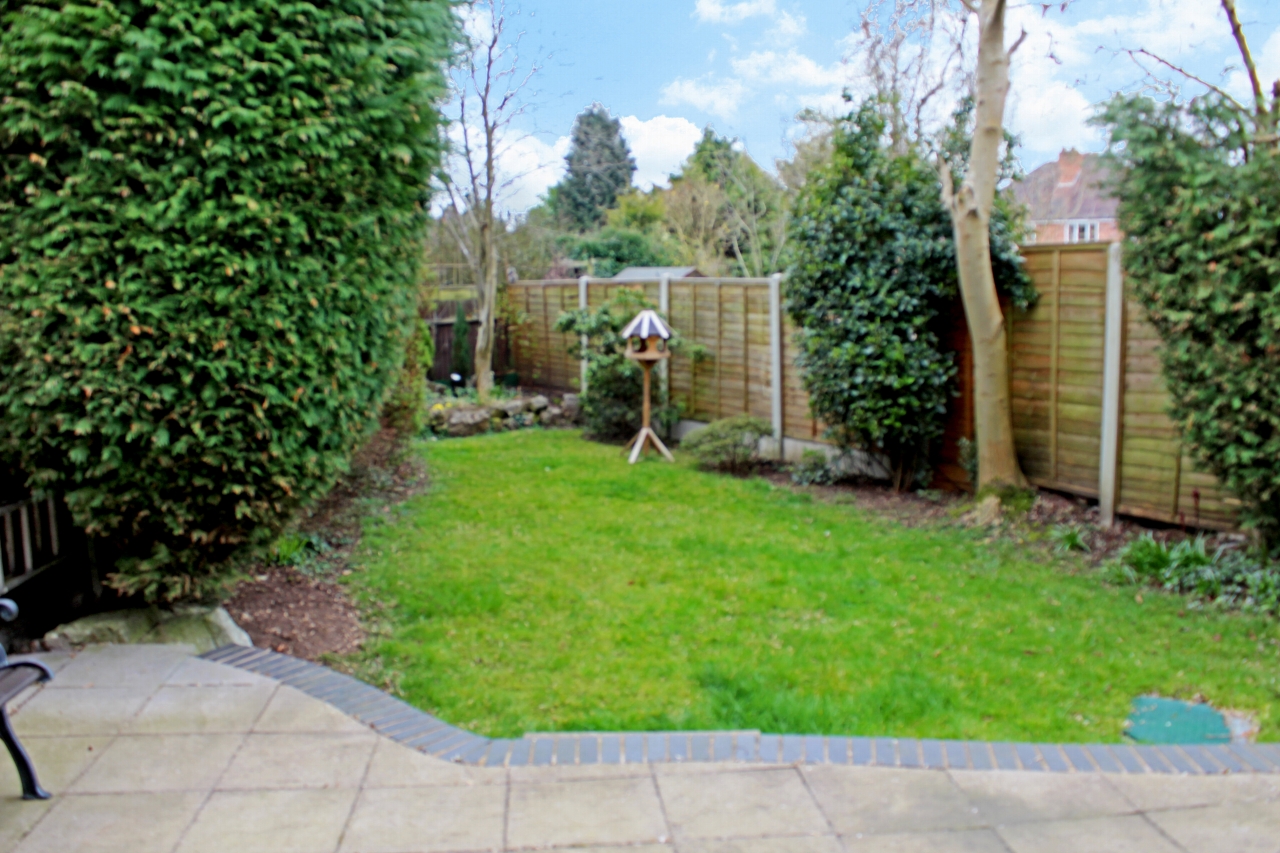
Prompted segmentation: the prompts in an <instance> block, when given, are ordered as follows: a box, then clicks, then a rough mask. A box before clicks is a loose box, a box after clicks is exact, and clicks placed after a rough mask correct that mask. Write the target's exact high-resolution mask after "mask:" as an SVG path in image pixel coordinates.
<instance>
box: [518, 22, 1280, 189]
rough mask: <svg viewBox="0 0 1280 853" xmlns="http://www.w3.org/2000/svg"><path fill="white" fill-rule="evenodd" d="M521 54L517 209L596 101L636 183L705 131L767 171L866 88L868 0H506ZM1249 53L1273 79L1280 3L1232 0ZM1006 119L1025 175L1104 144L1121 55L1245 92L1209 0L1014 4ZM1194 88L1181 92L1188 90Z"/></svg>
mask: <svg viewBox="0 0 1280 853" xmlns="http://www.w3.org/2000/svg"><path fill="white" fill-rule="evenodd" d="M508 2H509V3H510V5H509V7H508V11H509V13H516V14H512V15H511V24H510V27H511V29H512V30H513V31H517V30H518V31H520V32H523V39H522V42H521V48H520V52H521V56H522V58H523V59H524V60H525V61H532V60H534V59H536V60H537V61H538V62H539V63H540V64H541V65H542V70H541V71H540V72H539V73H538V74H537V75H536V76H535V77H534V79H533V81H532V83H531V84H530V86H529V87H528V89H526V90H525V95H526V97H527V99H528V101H529V102H530V105H529V108H528V110H527V111H526V112H525V113H524V114H523V115H522V116H520V117H519V118H518V119H517V124H516V127H515V128H514V129H513V133H512V135H511V136H510V138H509V145H510V150H509V152H508V162H509V164H510V169H509V171H510V172H511V174H513V175H518V177H517V178H516V180H515V181H514V182H513V185H512V186H511V188H510V190H509V193H508V198H507V199H506V206H507V207H508V208H509V209H511V210H514V211H519V210H522V209H525V208H527V207H528V206H530V205H531V204H533V203H534V202H535V201H536V199H537V197H538V195H540V194H541V193H543V192H545V190H546V188H547V187H548V186H550V185H551V184H552V183H554V182H555V181H556V180H558V178H559V176H560V174H561V171H562V168H563V161H562V158H563V156H564V153H565V152H566V150H567V146H568V133H569V130H570V128H571V127H572V124H573V119H574V117H575V116H576V115H577V114H578V113H579V112H581V111H582V110H583V109H584V108H586V107H588V106H589V105H591V104H592V103H593V102H599V103H601V104H603V105H604V106H606V107H607V108H608V109H609V110H610V111H611V112H612V113H613V115H614V116H616V117H619V118H621V119H622V121H623V125H624V134H625V135H626V137H627V139H628V142H629V143H630V144H631V147H632V149H633V153H634V154H635V156H636V159H637V161H638V165H639V172H638V174H637V182H638V183H640V184H641V185H642V186H646V187H647V186H649V185H651V184H652V183H655V182H656V183H664V182H665V178H666V175H667V174H669V173H670V172H671V171H673V170H675V169H676V168H677V167H678V165H679V163H680V162H681V161H682V160H683V159H684V157H685V156H687V155H688V153H689V151H690V150H692V147H693V144H694V142H696V140H697V137H698V135H699V134H700V131H701V128H703V127H705V126H707V125H711V126H714V127H715V129H716V130H717V132H719V133H721V134H723V135H727V136H731V137H736V138H738V139H739V140H740V141H741V142H742V144H743V145H744V146H745V148H746V150H747V152H748V153H750V154H751V156H752V157H753V158H755V159H756V160H757V162H759V163H760V164H761V165H764V166H766V167H769V168H771V167H772V164H773V162H774V160H775V159H777V158H779V157H786V156H788V155H789V147H788V140H789V139H791V138H794V136H795V134H796V133H797V132H798V131H799V128H798V125H797V124H796V122H795V115H796V113H797V112H799V111H800V110H801V109H803V108H805V107H817V108H824V109H835V108H836V107H837V106H838V105H839V103H840V101H839V95H840V92H841V90H842V89H843V88H845V87H849V86H852V87H853V88H855V89H857V88H858V86H859V85H860V82H861V81H860V80H859V74H858V66H857V64H856V63H855V62H850V61H847V60H848V59H849V53H850V45H851V39H850V34H851V33H852V32H853V31H854V28H855V25H856V22H857V21H858V18H859V14H860V12H861V9H862V7H863V5H864V3H865V0H835V2H832V0H827V2H818V0H643V2H600V0H508ZM1237 5H1238V7H1239V9H1240V13H1241V17H1242V19H1243V21H1244V23H1245V31H1246V33H1247V35H1248V37H1249V40H1250V44H1251V46H1252V49H1253V52H1254V56H1255V59H1256V60H1257V62H1258V65H1259V66H1260V68H1261V70H1262V71H1263V72H1264V74H1265V75H1266V79H1267V80H1275V79H1277V78H1280V0H1237ZM1011 17H1012V19H1011V21H1010V27H1009V29H1010V37H1011V38H1012V37H1013V36H1015V35H1016V34H1017V33H1018V32H1019V29H1020V28H1025V29H1026V31H1027V34H1028V36H1027V40H1026V41H1025V42H1024V44H1023V45H1022V47H1021V48H1020V49H1019V51H1018V52H1017V54H1016V55H1015V58H1014V67H1013V74H1012V76H1013V91H1012V94H1011V98H1010V104H1009V112H1008V122H1007V123H1008V124H1009V126H1010V127H1011V128H1012V129H1013V130H1014V131H1015V132H1018V133H1020V134H1021V135H1022V137H1023V140H1024V145H1023V148H1022V150H1021V152H1020V154H1021V158H1022V161H1023V165H1024V166H1025V167H1026V168H1027V169H1028V170H1030V169H1032V168H1034V167H1036V166H1038V165H1040V164H1041V163H1044V162H1046V161H1048V160H1051V159H1053V158H1055V157H1056V156H1057V153H1058V151H1059V149H1060V148H1062V147H1076V148H1079V149H1081V150H1091V151H1097V150H1101V148H1102V138H1101V137H1100V135H1099V134H1098V131H1097V130H1096V129H1095V128H1091V127H1090V126H1088V124H1087V119H1088V117H1089V115H1090V114H1091V111H1092V105H1093V104H1095V103H1097V102H1098V101H1100V100H1102V99H1105V98H1106V97H1107V96H1108V95H1109V94H1110V93H1112V92H1114V91H1116V90H1118V89H1122V88H1126V87H1130V86H1132V85H1134V84H1135V83H1136V82H1137V81H1138V80H1140V78H1141V77H1142V73H1141V71H1140V70H1139V69H1138V68H1137V67H1136V66H1135V65H1134V63H1133V62H1132V60H1131V59H1130V58H1129V57H1128V56H1126V55H1124V54H1119V55H1117V53H1116V50H1117V49H1118V48H1125V47H1147V48H1148V49H1150V50H1152V51H1154V52H1156V53H1159V54H1160V55H1162V56H1164V57H1165V58H1167V59H1169V60H1170V61H1172V62H1175V63H1178V64H1182V65H1185V66H1186V67H1187V68H1189V69H1190V70H1192V71H1193V72H1195V73H1197V74H1199V75H1201V76H1203V77H1205V78H1207V79H1209V80H1211V81H1213V82H1215V83H1218V84H1220V85H1223V86H1224V87H1225V88H1227V89H1228V90H1230V91H1232V92H1233V93H1236V94H1238V95H1240V96H1242V97H1245V96H1247V92H1248V88H1247V84H1246V83H1245V80H1244V77H1243V75H1242V74H1241V73H1239V72H1238V71H1236V72H1234V73H1233V72H1230V71H1227V72H1225V73H1224V69H1226V68H1228V67H1229V66H1231V65H1236V66H1238V65H1239V59H1238V53H1237V52H1236V49H1235V45H1234V42H1233V41H1232V39H1231V33H1230V30H1229V29H1228V26H1227V23H1226V18H1225V15H1223V13H1222V11H1221V9H1220V7H1219V3H1218V2H1217V0H1109V1H1108V0H1075V2H1074V3H1073V4H1072V5H1071V6H1070V8H1069V9H1068V11H1067V12H1066V13H1061V12H1059V11H1057V9H1056V6H1055V8H1054V9H1053V10H1051V11H1049V12H1048V13H1047V14H1041V4H1040V3H1038V2H1033V3H1025V2H1022V3H1020V2H1017V0H1014V2H1013V3H1012V4H1011ZM1194 88H1195V87H1194V86H1188V87H1187V89H1186V91H1188V92H1190V91H1192V90H1193V89H1194Z"/></svg>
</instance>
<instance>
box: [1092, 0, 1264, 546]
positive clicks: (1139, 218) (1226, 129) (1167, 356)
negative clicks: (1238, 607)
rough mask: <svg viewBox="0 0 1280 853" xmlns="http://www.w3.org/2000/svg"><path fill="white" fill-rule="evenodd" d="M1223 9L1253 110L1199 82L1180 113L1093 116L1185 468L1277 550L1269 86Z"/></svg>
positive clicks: (1167, 105) (1176, 106)
mask: <svg viewBox="0 0 1280 853" xmlns="http://www.w3.org/2000/svg"><path fill="white" fill-rule="evenodd" d="M1222 5H1223V9H1224V11H1225V12H1226V14H1227V18H1228V21H1229V23H1230V24H1231V28H1232V32H1233V34H1234V35H1235V36H1236V39H1237V42H1238V44H1239V47H1240V52H1241V56H1242V58H1243V61H1244V66H1245V69H1246V72H1247V74H1248V77H1249V82H1250V87H1251V89H1252V94H1253V96H1254V97H1253V104H1252V105H1246V104H1243V103H1240V102H1239V101H1237V100H1235V99H1234V98H1232V97H1231V96H1230V95H1229V94H1228V93H1227V92H1225V91H1222V90H1221V89H1219V88H1218V87H1216V86H1212V85H1211V84H1206V86H1208V88H1209V89H1210V91H1209V92H1208V93H1207V94H1205V95H1203V96H1200V97H1197V98H1194V99H1192V100H1191V101H1190V102H1188V103H1179V102H1178V101H1176V100H1173V101H1167V102H1164V103H1158V102H1156V101H1155V100H1152V99H1151V98H1149V97H1144V96H1117V97H1115V98H1114V99H1112V100H1111V102H1110V103H1108V104H1107V105H1106V107H1105V109H1104V110H1103V111H1102V113H1101V114H1100V116H1099V118H1100V121H1101V122H1102V123H1104V124H1105V125H1106V126H1107V127H1108V128H1109V129H1110V136H1111V140H1110V141H1111V145H1110V149H1109V152H1110V153H1109V156H1110V157H1111V158H1112V161H1113V164H1114V166H1115V168H1114V169H1113V174H1114V175H1115V180H1116V184H1115V189H1116V194H1117V196H1118V197H1119V199H1120V208H1119V220H1120V226H1121V227H1122V228H1123V229H1124V232H1125V234H1126V241H1125V253H1124V263H1125V271H1126V273H1127V274H1128V277H1129V280H1130V281H1131V282H1133V286H1134V288H1135V291H1136V293H1137V295H1138V298H1139V299H1140V301H1141V302H1142V305H1143V307H1144V308H1145V310H1146V312H1147V316H1148V318H1149V319H1150V320H1151V322H1152V324H1153V325H1154V326H1155V327H1156V330H1157V331H1158V332H1159V334H1160V338H1161V341H1162V344H1163V346H1162V347H1161V349H1160V357H1161V363H1162V365H1163V369H1164V376H1165V380H1166V383H1167V385H1168V388H1169V393H1170V396H1171V398H1172V411H1171V414H1172V416H1173V418H1174V420H1175V421H1176V422H1177V424H1178V427H1179V429H1180V431H1181V433H1182V436H1183V438H1184V439H1185V440H1186V441H1187V442H1188V445H1189V448H1190V450H1191V451H1192V453H1193V454H1194V456H1195V458H1196V459H1197V461H1198V462H1199V463H1200V464H1201V465H1203V466H1204V467H1205V468H1207V469H1208V470H1210V471H1212V472H1214V473H1215V474H1216V475H1217V476H1218V477H1219V478H1221V479H1222V481H1223V482H1224V483H1225V484H1226V485H1227V486H1228V487H1230V489H1231V490H1232V491H1233V492H1234V493H1235V494H1236V495H1237V496H1239V497H1240V498H1241V500H1242V501H1243V502H1244V509H1245V518H1246V521H1248V522H1250V523H1252V524H1253V525H1254V526H1255V527H1256V528H1257V529H1258V530H1259V531H1260V532H1261V533H1262V535H1263V538H1264V540H1265V541H1267V542H1268V543H1269V544H1271V545H1275V544H1277V543H1278V542H1280V383H1278V382H1277V381H1276V377H1277V376H1280V145H1278V143H1277V136H1276V130H1277V121H1278V119H1280V81H1276V82H1275V83H1274V84H1272V86H1271V93H1270V96H1268V95H1267V92H1266V90H1265V89H1264V88H1263V85H1262V81H1261V80H1260V78H1259V75H1258V71H1257V68H1256V66H1255V64H1254V62H1253V58H1252V54H1251V52H1250V51H1249V48H1248V43H1247V42H1246V41H1245V39H1244V35H1243V33H1242V32H1241V29H1240V26H1239V20H1238V17H1237V15H1236V10H1235V7H1234V4H1233V3H1232V2H1231V0H1223V4H1222ZM1147 55H1148V56H1151V55H1152V54H1147ZM1166 64H1167V63H1166ZM1170 67H1172V66H1170Z"/></svg>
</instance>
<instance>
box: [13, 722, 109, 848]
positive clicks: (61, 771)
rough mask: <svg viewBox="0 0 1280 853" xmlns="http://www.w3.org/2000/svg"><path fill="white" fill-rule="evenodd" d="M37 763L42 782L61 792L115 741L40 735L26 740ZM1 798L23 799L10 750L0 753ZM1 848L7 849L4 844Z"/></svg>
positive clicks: (43, 784) (24, 744) (26, 745)
mask: <svg viewBox="0 0 1280 853" xmlns="http://www.w3.org/2000/svg"><path fill="white" fill-rule="evenodd" d="M22 743H23V746H25V747H26V748H27V752H28V753H29V754H30V755H31V760H32V761H33V762H34V763H35V765H36V774H37V775H38V776H39V777H40V784H41V785H42V786H43V787H44V789H45V790H46V791H49V792H50V793H52V794H55V795H56V794H61V793H62V792H63V791H65V790H67V788H68V787H69V786H70V785H71V783H72V782H74V781H75V780H76V779H77V777H79V776H80V774H81V773H83V772H84V769H85V768H86V767H88V766H89V765H90V764H92V763H93V762H94V761H96V760H97V759H98V758H99V757H100V756H101V755H102V753H103V750H105V749H106V748H107V746H108V744H110V743H111V738H110V737H109V736H100V737H59V738H50V737H36V738H27V739H26V740H24V741H23V742H22ZM0 764H2V765H3V769H0V799H8V798H11V797H12V798H19V797H21V796H22V785H21V784H19V782H18V773H17V771H16V770H14V768H13V763H12V762H11V761H9V754H8V753H7V752H0ZM0 849H3V847H2V846H0Z"/></svg>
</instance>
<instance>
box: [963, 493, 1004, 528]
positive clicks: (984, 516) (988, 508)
mask: <svg viewBox="0 0 1280 853" xmlns="http://www.w3.org/2000/svg"><path fill="white" fill-rule="evenodd" d="M1003 514H1004V506H1003V505H1002V504H1001V503H1000V496H999V495H987V496H986V497H985V498H983V499H982V500H981V501H980V502H979V503H978V505H977V506H976V507H975V508H974V509H973V510H972V511H971V512H969V513H968V514H967V515H966V516H965V519H966V520H967V521H968V522H969V523H970V524H972V525H974V526H976V527H990V526H991V525H993V524H999V523H1000V517H1001V516H1002V515H1003Z"/></svg>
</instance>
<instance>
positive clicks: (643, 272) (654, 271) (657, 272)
mask: <svg viewBox="0 0 1280 853" xmlns="http://www.w3.org/2000/svg"><path fill="white" fill-rule="evenodd" d="M664 275H665V276H670V277H671V278H706V276H704V275H703V274H702V273H700V272H698V268H697V267H627V268H626V269H624V270H623V271H622V272H620V273H618V274H617V275H615V276H614V277H613V280H614V281H655V280H657V279H660V278H662V277H663V276H664Z"/></svg>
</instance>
